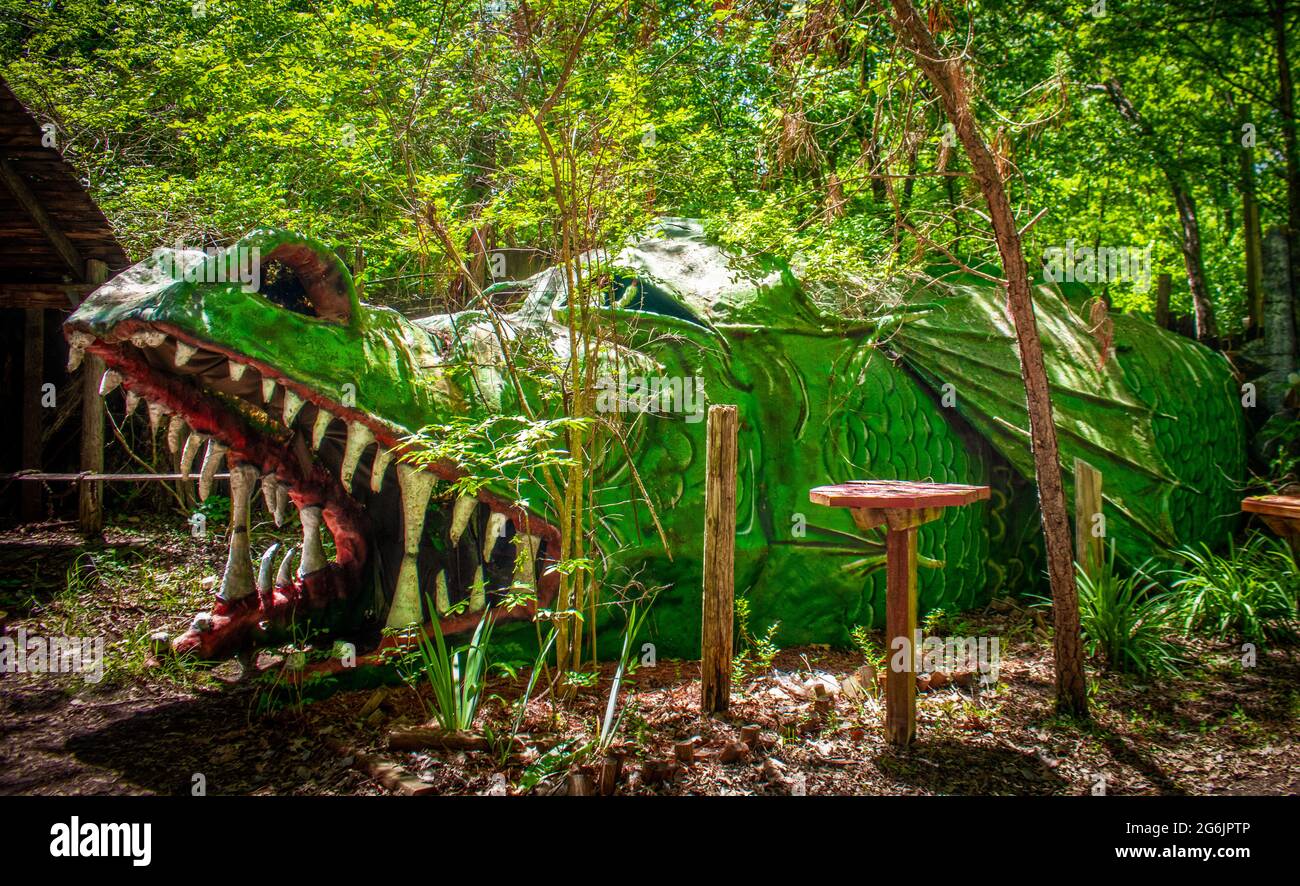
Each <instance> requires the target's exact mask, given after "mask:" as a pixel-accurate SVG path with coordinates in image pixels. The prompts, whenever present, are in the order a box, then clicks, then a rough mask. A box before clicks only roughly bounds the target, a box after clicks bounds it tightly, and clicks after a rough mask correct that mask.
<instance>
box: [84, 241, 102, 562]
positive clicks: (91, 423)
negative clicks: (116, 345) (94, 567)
mask: <svg viewBox="0 0 1300 886" xmlns="http://www.w3.org/2000/svg"><path fill="white" fill-rule="evenodd" d="M85 279H86V281H87V282H88V283H93V284H95V285H99V284H101V283H103V282H104V281H105V280H107V279H108V265H106V264H104V263H103V262H102V261H97V260H95V259H91V260H90V261H88V262H87V263H86V278H85ZM81 373H82V374H81V470H82V471H83V472H89V473H92V474H102V473H103V472H104V398H103V397H101V396H99V382H100V379H101V378H103V375H104V361H103V360H101V359H100V358H99V357H97V356H95V355H94V354H86V356H85V358H83V359H82V361H81ZM77 489H78V500H77V521H78V522H79V523H80V524H81V532H82V534H83V535H86V536H89V537H95V536H98V535H100V534H101V533H102V532H103V531H104V500H103V499H104V484H103V483H100V482H97V481H90V482H87V483H79V484H77Z"/></svg>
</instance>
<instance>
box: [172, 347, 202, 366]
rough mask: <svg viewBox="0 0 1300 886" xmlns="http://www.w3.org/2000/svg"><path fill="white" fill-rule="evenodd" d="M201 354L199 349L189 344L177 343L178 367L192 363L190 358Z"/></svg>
mask: <svg viewBox="0 0 1300 886" xmlns="http://www.w3.org/2000/svg"><path fill="white" fill-rule="evenodd" d="M198 352H199V349H198V348H196V347H195V346H194V345H192V344H190V343H189V342H184V341H178V342H176V360H175V363H176V365H177V366H184V365H185V364H186V363H189V362H190V358H191V357H193V356H194V355H195V354H197V353H198Z"/></svg>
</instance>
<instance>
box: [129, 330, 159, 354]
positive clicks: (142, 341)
mask: <svg viewBox="0 0 1300 886" xmlns="http://www.w3.org/2000/svg"><path fill="white" fill-rule="evenodd" d="M166 340H167V336H165V335H163V334H162V333H161V332H158V331H157V330H152V329H146V330H142V331H140V332H133V333H131V344H133V345H135V346H136V347H137V348H140V349H141V350H144V349H145V348H156V347H158V346H159V345H160V344H162V343H163V342H165V341H166Z"/></svg>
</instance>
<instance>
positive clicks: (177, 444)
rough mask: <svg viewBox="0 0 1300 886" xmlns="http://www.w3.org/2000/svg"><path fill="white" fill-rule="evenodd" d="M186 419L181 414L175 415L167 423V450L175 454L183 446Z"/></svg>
mask: <svg viewBox="0 0 1300 886" xmlns="http://www.w3.org/2000/svg"><path fill="white" fill-rule="evenodd" d="M186 427H187V425H186V424H185V419H183V418H181V417H180V416H179V415H173V416H172V420H171V421H170V422H168V424H167V451H168V452H170V453H171V454H172V455H175V454H176V453H177V452H179V451H180V448H181V435H182V434H184V433H185V428H186Z"/></svg>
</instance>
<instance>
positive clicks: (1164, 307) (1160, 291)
mask: <svg viewBox="0 0 1300 886" xmlns="http://www.w3.org/2000/svg"><path fill="white" fill-rule="evenodd" d="M1173 289H1174V281H1173V278H1171V277H1170V276H1169V275H1168V274H1161V275H1160V276H1159V277H1157V278H1156V325H1157V326H1159V327H1160V328H1161V329H1168V328H1169V294H1170V293H1171V292H1173Z"/></svg>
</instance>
